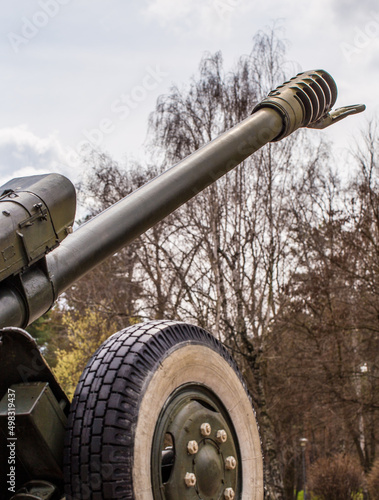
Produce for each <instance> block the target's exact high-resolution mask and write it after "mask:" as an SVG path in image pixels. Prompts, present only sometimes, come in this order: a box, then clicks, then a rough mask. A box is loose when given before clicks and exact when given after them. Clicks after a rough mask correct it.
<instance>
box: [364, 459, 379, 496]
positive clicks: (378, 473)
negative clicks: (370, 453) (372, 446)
mask: <svg viewBox="0 0 379 500" xmlns="http://www.w3.org/2000/svg"><path fill="white" fill-rule="evenodd" d="M367 486H368V491H369V492H370V499H371V500H379V459H377V460H375V462H374V465H373V466H372V469H371V471H370V472H369V474H368V476H367Z"/></svg>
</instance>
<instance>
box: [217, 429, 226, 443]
mask: <svg viewBox="0 0 379 500" xmlns="http://www.w3.org/2000/svg"><path fill="white" fill-rule="evenodd" d="M216 439H217V441H218V442H219V443H226V440H227V439H228V435H227V433H226V431H224V429H220V430H219V431H217V434H216Z"/></svg>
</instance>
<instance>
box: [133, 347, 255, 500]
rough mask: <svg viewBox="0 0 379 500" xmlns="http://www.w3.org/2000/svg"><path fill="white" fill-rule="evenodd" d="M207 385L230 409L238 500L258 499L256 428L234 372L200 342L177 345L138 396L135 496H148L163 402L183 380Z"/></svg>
mask: <svg viewBox="0 0 379 500" xmlns="http://www.w3.org/2000/svg"><path fill="white" fill-rule="evenodd" d="M191 382H194V383H199V384H203V385H205V386H207V387H208V388H209V389H211V390H212V391H213V392H214V393H215V394H216V395H217V396H218V397H219V398H220V400H221V401H222V402H223V404H224V406H225V407H226V409H227V410H228V412H229V415H230V418H231V420H232V422H233V425H234V428H235V430H236V434H237V436H238V441H239V446H240V453H241V457H242V478H243V491H242V495H241V500H262V499H263V463H262V453H261V443H260V438H259V432H258V427H257V423H256V419H255V415H254V411H253V409H252V407H251V404H250V401H249V398H248V397H247V395H246V393H245V391H244V389H243V387H242V385H241V381H240V380H239V378H238V376H237V374H236V373H235V371H234V370H233V368H232V367H231V366H230V365H229V364H228V363H227V361H225V360H224V359H223V358H222V357H221V356H220V355H219V354H217V353H216V352H215V351H213V350H212V349H210V348H208V347H206V346H204V345H194V344H191V345H184V346H179V348H177V349H176V350H174V351H173V352H171V353H170V354H169V355H168V356H167V357H166V358H165V359H164V360H163V361H162V363H161V364H160V366H159V368H158V370H157V371H156V372H155V373H154V375H153V377H152V379H151V380H150V382H149V384H148V386H147V388H146V391H145V394H144V396H143V399H142V402H141V405H140V409H139V414H138V421H137V427H136V433H135V438H134V461H133V489H134V498H135V499H136V500H153V494H152V488H151V484H152V482H151V447H152V442H153V435H154V430H155V425H156V423H157V420H158V418H159V414H160V411H161V408H162V406H163V404H164V402H165V401H166V400H167V398H168V397H169V396H170V394H171V393H172V392H173V391H174V390H175V389H177V388H178V387H180V386H181V385H183V384H187V383H191Z"/></svg>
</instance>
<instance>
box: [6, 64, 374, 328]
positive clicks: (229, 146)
mask: <svg viewBox="0 0 379 500" xmlns="http://www.w3.org/2000/svg"><path fill="white" fill-rule="evenodd" d="M336 97H337V88H336V85H335V82H334V80H333V78H332V77H331V76H330V75H329V74H328V73H327V72H325V71H322V70H317V71H309V72H305V73H300V74H299V75H297V76H296V77H294V78H292V79H291V80H289V81H288V82H285V83H284V84H283V85H280V86H279V87H278V88H277V89H275V90H273V91H272V92H270V94H269V95H268V97H267V98H266V99H264V100H263V101H262V102H261V103H260V104H258V105H257V106H256V107H255V108H254V110H253V113H252V114H251V115H250V116H249V117H248V118H246V119H245V120H244V121H242V122H241V123H239V124H238V125H236V126H235V127H233V128H232V129H230V130H229V131H227V132H225V133H224V134H222V135H221V136H219V137H218V138H217V139H215V140H214V141H212V142H210V143H209V144H207V145H205V146H203V147H202V148H200V149H199V150H198V151H196V152H195V153H193V154H191V155H190V156H188V157H187V158H185V159H184V160H183V161H181V162H179V163H178V164H176V165H174V166H173V167H171V168H170V169H168V170H167V171H165V172H164V173H163V174H161V175H159V176H158V177H156V178H155V179H153V180H152V181H150V182H148V183H147V184H145V185H144V186H142V187H141V188H140V189H138V190H137V191H135V192H133V193H131V194H130V195H128V196H127V197H125V198H123V199H122V200H120V201H119V202H117V203H115V204H114V205H113V206H112V207H110V208H109V209H107V210H105V211H104V212H102V213H100V214H99V215H97V216H96V217H95V218H93V219H92V220H90V221H89V222H87V223H86V224H84V225H83V226H81V227H79V228H78V229H77V230H76V231H75V232H74V233H73V234H70V235H69V236H68V237H67V238H66V239H64V241H62V243H60V240H61V239H63V236H61V237H60V236H59V235H58V234H57V233H58V232H59V231H57V230H56V231H55V233H56V234H57V236H56V238H55V240H54V243H53V244H51V245H49V244H46V245H44V248H45V252H43V255H42V257H41V258H39V257H40V255H39V252H38V251H36V252H35V255H34V254H33V253H32V252H29V251H28V249H27V241H26V238H25V233H23V232H22V228H23V227H25V226H28V225H29V226H30V225H33V224H34V223H35V221H36V219H43V217H45V218H46V213H45V215H43V214H44V212H43V210H45V212H46V211H48V209H44V208H41V204H38V203H35V204H33V207H34V209H33V210H34V211H35V213H34V214H32V215H31V216H30V217H29V218H27V219H25V220H26V222H25V220H22V221H17V224H18V229H17V230H16V231H15V234H16V236H15V238H16V239H17V241H18V240H20V239H21V240H22V243H23V246H22V250H21V251H22V252H23V253H24V254H25V253H26V254H27V259H26V263H21V264H19V265H15V269H13V268H11V267H7V266H3V267H6V268H8V269H11V270H10V271H9V272H8V273H7V274H6V276H5V278H4V280H3V281H2V283H1V284H0V328H2V327H6V326H7V327H8V326H18V327H26V326H27V325H28V324H30V323H31V322H32V321H34V320H35V319H37V318H38V317H39V316H41V315H42V314H44V313H45V312H46V311H48V310H49V308H50V307H51V306H52V304H53V303H54V301H55V300H56V299H57V297H58V296H59V295H60V294H61V293H62V292H64V291H65V290H66V289H67V288H68V287H70V286H71V285H72V284H73V283H74V282H75V281H76V280H78V279H79V278H81V277H82V276H84V275H85V274H86V273H87V272H88V271H90V270H91V269H93V268H94V267H95V266H97V265H98V264H99V263H100V262H102V261H103V260H104V259H106V258H107V257H109V256H111V255H112V254H114V253H115V252H117V251H118V250H120V249H121V248H122V247H124V246H125V245H127V244H128V243H130V242H131V241H132V240H133V239H135V238H136V237H138V236H139V235H141V234H142V233H144V232H145V231H146V230H147V229H149V228H150V227H152V226H153V225H154V224H156V223H157V222H159V221H160V220H162V219H163V218H164V217H166V216H167V215H168V214H170V213H171V212H173V211H174V210H175V209H176V208H178V207H179V206H181V205H182V204H183V203H185V202H186V201H188V200H189V199H190V198H192V197H193V196H195V195H196V194H197V193H199V192H200V191H202V190H203V189H205V188H206V187H207V186H209V185H210V184H212V183H213V182H215V181H216V180H217V179H219V178H220V177H221V176H223V175H224V174H226V173H227V172H229V171H230V170H231V169H233V168H234V167H235V166H237V165H238V164H240V163H241V162H242V161H243V160H244V159H246V158H247V157H248V156H250V155H251V154H252V153H254V152H255V151H257V150H258V149H259V148H261V147H262V146H264V145H265V144H266V143H268V142H270V141H278V140H281V139H282V138H284V137H286V136H288V135H289V134H291V133H292V132H294V131H295V130H297V129H298V128H300V127H313V128H324V127H325V126H328V125H330V124H331V123H334V122H335V121H338V120H340V119H341V118H344V117H345V116H347V115H349V114H353V113H358V112H360V111H363V109H364V106H363V105H353V106H348V107H344V108H339V109H337V110H335V111H331V109H332V107H333V105H334V103H335V101H336ZM23 180H24V179H21V180H20V182H19V183H18V184H20V183H21V185H22V182H21V181H23ZM15 181H18V180H17V179H16V180H15ZM15 181H11V183H8V184H7V185H5V186H3V189H2V191H3V197H4V198H0V201H5V202H10V201H12V200H9V197H12V195H13V196H15V195H16V196H17V190H16V189H14V187H15V186H16V185H17V182H16V183H15ZM21 187H22V186H21ZM4 188H6V189H4ZM27 190H28V189H27ZM45 191H46V189H45ZM0 196H1V191H0ZM13 201H14V200H13ZM0 208H1V205H0ZM2 213H3V215H4V217H5V216H7V217H8V216H9V215H10V214H9V211H8V210H4V211H3V212H2ZM0 215H1V214H0ZM17 224H16V226H17ZM22 224H24V225H23V226H22ZM20 226H22V227H20ZM69 226H70V223H67V224H66V226H65V228H64V229H62V230H61V233H62V234H63V233H65V232H66V233H68V232H69V231H68V229H69ZM63 235H64V236H65V234H63ZM21 240H20V241H21ZM15 245H16V243H15ZM57 245H59V246H57ZM40 246H41V245H40ZM42 246H43V245H42ZM13 247H14V245H13V244H12V245H8V246H7V247H6V249H5V250H4V251H2V252H1V253H2V255H3V260H4V262H6V259H7V258H8V260H9V257H12V255H13V253H15V250H13ZM55 247H56V248H55ZM0 250H1V247H0ZM4 253H5V254H4ZM0 259H1V257H0ZM21 260H22V259H21ZM0 271H1V269H0ZM10 273H11V274H10ZM9 274H10V275H9ZM1 276H2V275H1V272H0V278H1Z"/></svg>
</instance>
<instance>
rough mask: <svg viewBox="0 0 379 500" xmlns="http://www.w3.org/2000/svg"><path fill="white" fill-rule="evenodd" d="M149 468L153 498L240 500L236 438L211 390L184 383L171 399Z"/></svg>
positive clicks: (161, 417)
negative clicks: (150, 469) (150, 468)
mask: <svg viewBox="0 0 379 500" xmlns="http://www.w3.org/2000/svg"><path fill="white" fill-rule="evenodd" d="M151 464H152V475H151V476H152V486H153V495H154V500H175V499H178V498H181V499H184V500H185V499H194V498H201V499H202V500H217V499H229V500H232V499H233V498H239V496H240V491H241V488H242V477H241V476H242V474H241V467H240V464H241V458H240V451H239V445H238V440H237V435H236V432H235V429H234V426H233V423H232V421H231V419H230V417H229V415H228V412H227V410H226V409H225V407H224V405H223V404H222V402H221V401H220V399H219V398H218V397H217V396H216V394H215V393H214V392H213V391H211V390H210V389H209V388H207V387H205V386H203V385H201V384H185V385H182V386H181V387H179V388H177V389H176V390H175V391H174V392H173V393H172V394H171V395H170V396H169V398H168V399H167V401H166V402H165V404H164V406H163V408H162V410H161V412H160V415H159V418H158V421H157V424H156V428H155V432H154V437H153V445H152V457H151Z"/></svg>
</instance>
